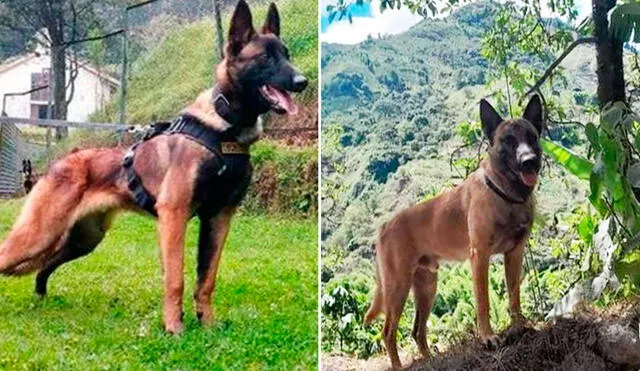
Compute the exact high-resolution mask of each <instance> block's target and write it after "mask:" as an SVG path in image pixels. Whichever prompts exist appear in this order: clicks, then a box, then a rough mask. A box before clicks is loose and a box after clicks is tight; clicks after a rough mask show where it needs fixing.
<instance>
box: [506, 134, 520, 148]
mask: <svg viewBox="0 0 640 371" xmlns="http://www.w3.org/2000/svg"><path fill="white" fill-rule="evenodd" d="M502 141H503V142H504V144H506V145H507V146H509V147H515V146H517V145H518V140H517V139H516V137H515V136H513V135H507V136H505V137H504V139H503V140H502Z"/></svg>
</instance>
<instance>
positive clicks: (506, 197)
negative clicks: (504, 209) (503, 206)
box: [484, 174, 526, 204]
mask: <svg viewBox="0 0 640 371" xmlns="http://www.w3.org/2000/svg"><path fill="white" fill-rule="evenodd" d="M484 184H486V185H487V187H489V188H490V189H491V190H492V191H494V192H495V193H496V194H497V195H498V196H500V198H501V199H503V200H505V201H507V202H509V203H512V204H523V203H525V202H526V200H516V199H514V198H512V197H511V196H509V195H507V194H506V193H504V191H503V190H502V189H500V187H498V186H497V185H496V184H495V183H494V182H493V181H492V180H491V179H490V178H489V177H488V176H487V175H486V174H485V175H484Z"/></svg>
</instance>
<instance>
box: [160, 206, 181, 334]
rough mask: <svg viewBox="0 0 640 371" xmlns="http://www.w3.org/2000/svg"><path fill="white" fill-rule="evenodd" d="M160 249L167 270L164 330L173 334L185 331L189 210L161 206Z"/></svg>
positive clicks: (165, 275)
mask: <svg viewBox="0 0 640 371" xmlns="http://www.w3.org/2000/svg"><path fill="white" fill-rule="evenodd" d="M157 211H158V228H159V233H160V249H161V250H162V263H163V268H164V327H165V330H166V331H167V332H169V333H172V334H179V333H181V332H182V331H183V330H184V325H183V324H182V293H183V289H184V235H185V230H186V225H187V220H188V210H185V208H184V207H166V206H165V207H163V206H160V205H158V206H157Z"/></svg>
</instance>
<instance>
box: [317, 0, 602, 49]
mask: <svg viewBox="0 0 640 371" xmlns="http://www.w3.org/2000/svg"><path fill="white" fill-rule="evenodd" d="M332 3H335V0H321V1H320V4H321V10H322V11H323V12H324V9H326V7H327V5H329V4H332ZM575 3H576V7H577V9H578V13H579V15H578V20H577V22H580V21H581V20H582V19H584V17H585V16H587V15H589V14H591V0H575ZM541 5H542V9H541V13H542V16H543V17H549V16H551V15H552V13H551V10H550V9H549V8H548V7H547V5H546V3H545V2H544V1H542V2H541ZM371 10H372V13H373V14H372V17H356V18H353V23H349V21H348V20H346V19H343V20H341V21H334V22H333V23H331V25H329V27H328V28H327V30H326V32H323V33H322V34H321V35H320V39H321V41H323V42H328V43H337V44H357V43H359V42H361V41H364V40H366V39H367V36H369V35H371V37H373V38H377V37H378V35H383V36H384V35H393V34H399V33H402V32H405V31H407V30H408V29H409V28H411V27H412V26H414V25H415V24H416V23H418V22H420V21H421V20H422V19H423V18H422V17H421V16H419V15H415V14H413V13H411V11H410V10H409V9H407V7H404V6H403V7H402V8H401V9H400V10H395V9H394V10H386V11H384V12H382V13H381V12H380V1H379V0H372V1H371Z"/></svg>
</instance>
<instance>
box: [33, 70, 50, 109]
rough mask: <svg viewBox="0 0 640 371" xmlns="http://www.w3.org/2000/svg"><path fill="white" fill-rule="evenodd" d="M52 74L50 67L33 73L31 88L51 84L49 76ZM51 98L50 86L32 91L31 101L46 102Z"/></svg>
mask: <svg viewBox="0 0 640 371" xmlns="http://www.w3.org/2000/svg"><path fill="white" fill-rule="evenodd" d="M50 76H51V73H50V69H49V68H44V69H43V70H42V73H32V74H31V89H35V88H37V87H40V86H45V85H49V78H50ZM48 100H49V88H46V89H42V90H38V91H34V92H32V93H31V101H35V102H46V101H48Z"/></svg>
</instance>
